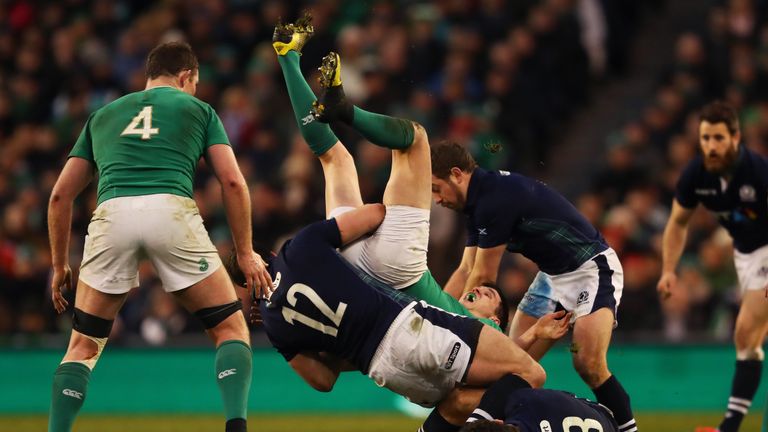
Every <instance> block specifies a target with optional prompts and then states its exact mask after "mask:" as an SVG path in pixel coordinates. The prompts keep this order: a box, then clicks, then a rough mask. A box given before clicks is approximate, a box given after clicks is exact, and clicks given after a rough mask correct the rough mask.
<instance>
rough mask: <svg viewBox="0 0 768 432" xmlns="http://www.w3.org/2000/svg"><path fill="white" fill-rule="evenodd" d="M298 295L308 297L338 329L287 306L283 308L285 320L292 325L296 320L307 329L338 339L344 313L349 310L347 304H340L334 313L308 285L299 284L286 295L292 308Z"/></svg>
mask: <svg viewBox="0 0 768 432" xmlns="http://www.w3.org/2000/svg"><path fill="white" fill-rule="evenodd" d="M296 294H301V295H303V296H304V297H306V298H307V300H309V301H310V302H312V304H313V305H315V307H316V308H317V309H318V310H319V311H320V313H322V314H323V315H324V316H325V317H326V318H328V319H329V320H331V322H332V323H333V324H335V325H336V327H334V326H327V325H325V324H323V323H321V322H320V321H317V320H314V319H312V318H310V317H308V316H306V315H304V314H303V313H300V312H298V311H295V310H293V309H291V308H289V307H286V306H283V318H284V319H285V320H286V321H287V322H288V323H290V324H293V321H294V320H296V321H298V322H300V323H302V324H304V325H305V326H307V327H311V328H313V329H315V330H317V331H320V332H323V333H325V334H327V335H330V336H333V337H336V336H337V335H338V334H339V328H338V327H339V325H340V324H341V319H342V318H343V317H344V312H346V310H347V304H346V303H344V302H339V307H337V308H336V311H335V312H334V311H333V309H331V308H330V306H328V305H327V304H326V303H325V302H324V301H323V299H321V298H320V295H319V294H318V293H316V292H315V290H313V289H312V288H310V287H309V286H307V285H304V284H300V283H297V284H295V285H293V286H292V287H291V288H290V289H289V290H288V293H287V294H286V299H287V300H288V303H290V304H291V306H296V301H297V300H298V299H297V298H296Z"/></svg>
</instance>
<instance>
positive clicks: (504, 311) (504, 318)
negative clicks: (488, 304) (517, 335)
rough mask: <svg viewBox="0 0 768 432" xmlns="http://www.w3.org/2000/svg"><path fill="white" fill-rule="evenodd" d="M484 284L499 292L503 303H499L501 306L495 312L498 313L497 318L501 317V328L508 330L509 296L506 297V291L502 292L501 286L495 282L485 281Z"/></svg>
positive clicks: (504, 330)
mask: <svg viewBox="0 0 768 432" xmlns="http://www.w3.org/2000/svg"><path fill="white" fill-rule="evenodd" d="M482 286H485V287H488V288H493V289H494V290H496V292H497V293H499V298H501V303H500V304H499V307H498V308H496V310H495V311H494V313H495V314H496V318H498V319H499V327H500V328H501V331H503V332H506V331H507V325H508V324H509V302H507V298H506V297H504V293H503V292H501V290H500V289H499V287H498V286H496V284H495V283H493V282H485V283H483V284H482Z"/></svg>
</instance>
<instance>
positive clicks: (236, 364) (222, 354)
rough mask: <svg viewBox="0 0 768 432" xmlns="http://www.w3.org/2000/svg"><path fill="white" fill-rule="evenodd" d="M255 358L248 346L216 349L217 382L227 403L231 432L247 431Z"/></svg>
mask: <svg viewBox="0 0 768 432" xmlns="http://www.w3.org/2000/svg"><path fill="white" fill-rule="evenodd" d="M252 368H253V355H252V353H251V348H250V347H249V346H248V345H246V344H245V342H242V341H238V340H231V341H226V342H224V343H222V344H221V345H219V347H218V348H217V349H216V382H217V383H218V384H219V390H220V391H221V398H222V400H223V401H224V415H225V416H226V419H227V431H228V432H241V431H245V420H246V419H247V418H248V417H247V414H248V391H249V390H250V388H251V372H252Z"/></svg>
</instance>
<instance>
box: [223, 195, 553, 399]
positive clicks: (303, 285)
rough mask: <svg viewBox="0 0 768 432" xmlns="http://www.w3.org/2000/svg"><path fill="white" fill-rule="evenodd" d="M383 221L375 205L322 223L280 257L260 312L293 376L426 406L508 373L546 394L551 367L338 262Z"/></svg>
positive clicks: (472, 323)
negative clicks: (357, 378)
mask: <svg viewBox="0 0 768 432" xmlns="http://www.w3.org/2000/svg"><path fill="white" fill-rule="evenodd" d="M383 218H384V206H383V205H381V204H367V205H364V206H362V207H359V208H357V209H354V210H352V211H349V212H346V213H344V214H342V215H339V216H337V217H335V218H331V219H327V220H324V221H320V222H315V223H313V224H310V225H308V226H307V227H305V228H304V229H302V230H301V231H299V233H298V234H297V235H296V236H295V237H294V238H293V239H291V240H289V241H287V242H286V243H285V244H284V245H283V247H282V248H281V249H280V251H279V252H278V254H277V255H276V256H275V257H274V258H272V259H271V261H270V265H269V271H270V274H271V275H272V277H273V280H274V286H275V290H274V292H272V293H271V294H268V295H267V298H266V301H262V302H261V304H260V306H259V309H260V314H261V319H262V321H263V324H264V327H265V329H266V331H267V335H268V337H269V339H270V341H271V342H272V344H273V345H274V346H275V348H276V349H277V350H278V351H279V352H280V353H281V354H282V355H283V356H284V357H285V359H286V361H288V363H289V364H290V365H291V367H292V368H293V369H294V371H296V373H297V374H299V375H300V376H301V377H302V378H304V380H305V381H306V382H307V383H308V384H310V385H311V386H312V387H313V388H315V389H316V390H319V391H330V390H331V389H332V388H333V386H334V384H335V382H336V380H337V378H338V376H339V374H340V373H341V372H343V371H346V370H358V371H360V372H362V373H363V374H366V375H368V376H369V377H370V378H371V379H373V380H374V381H375V382H376V383H377V384H378V385H379V386H382V387H386V388H388V389H390V390H392V391H393V392H395V393H398V394H400V395H403V396H405V397H407V398H408V399H409V400H411V401H412V402H414V403H418V404H420V405H423V406H434V405H435V404H436V403H437V402H438V401H440V400H442V399H443V398H444V397H445V396H446V394H448V393H449V392H450V391H451V390H453V389H454V388H455V387H456V386H457V385H459V384H462V383H464V384H467V385H472V386H488V385H490V384H492V383H494V382H495V381H497V380H499V379H500V378H501V377H503V376H505V375H509V374H514V375H516V376H519V377H520V378H521V379H522V380H524V381H525V382H528V383H530V385H532V386H534V387H540V386H541V385H542V384H543V383H544V380H545V378H546V376H545V373H544V369H543V368H542V367H541V366H540V365H539V364H538V363H537V362H536V361H535V360H533V358H531V357H530V356H529V355H528V354H526V353H525V352H524V351H523V350H522V349H520V347H518V346H517V345H516V344H515V343H514V342H512V341H511V340H510V339H509V338H507V337H506V336H505V335H504V334H502V333H501V332H499V331H496V330H493V329H492V328H490V327H489V326H486V325H483V324H482V323H481V322H479V321H477V320H475V319H471V318H467V317H462V316H459V315H455V314H451V313H448V312H445V311H443V310H442V309H439V308H435V307H432V306H429V305H427V304H426V303H425V302H423V301H422V302H415V301H410V300H407V299H405V298H402V297H400V298H397V297H394V296H390V295H386V294H384V293H383V292H381V291H380V290H379V289H377V288H374V287H372V286H371V285H369V284H368V283H366V282H365V281H363V280H362V279H361V278H360V277H359V276H358V275H357V273H356V272H355V271H354V270H353V269H352V268H351V267H350V266H349V265H348V264H347V263H346V262H345V261H344V260H343V259H342V258H341V257H340V256H339V254H338V253H337V252H336V250H337V249H338V248H341V247H343V246H345V245H348V244H350V243H351V242H353V241H355V240H356V239H358V238H360V237H361V236H362V235H364V234H366V233H368V232H370V231H372V230H374V229H375V228H376V227H377V226H378V225H379V224H380V223H381V222H382V220H383ZM235 279H236V280H237V277H236V276H235Z"/></svg>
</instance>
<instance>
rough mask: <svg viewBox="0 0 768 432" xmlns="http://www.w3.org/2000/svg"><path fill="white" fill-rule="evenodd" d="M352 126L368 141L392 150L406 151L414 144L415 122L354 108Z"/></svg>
mask: <svg viewBox="0 0 768 432" xmlns="http://www.w3.org/2000/svg"><path fill="white" fill-rule="evenodd" d="M353 112H354V115H353V116H352V122H351V124H350V126H352V127H353V128H355V130H356V131H358V132H360V134H361V135H362V136H364V137H365V138H366V139H367V140H368V141H370V142H372V143H373V144H376V145H377V146H381V147H386V148H388V149H392V150H405V149H407V148H408V147H410V146H411V144H413V122H411V121H410V120H405V119H401V118H396V117H390V116H386V115H383V114H376V113H372V112H369V111H366V110H364V109H361V108H358V107H354V111H353Z"/></svg>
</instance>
